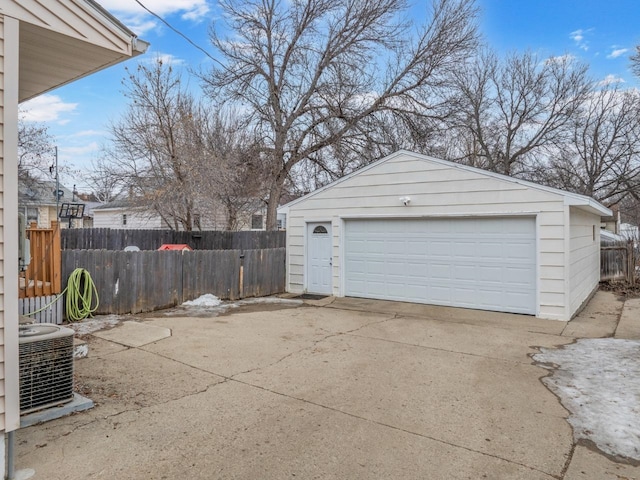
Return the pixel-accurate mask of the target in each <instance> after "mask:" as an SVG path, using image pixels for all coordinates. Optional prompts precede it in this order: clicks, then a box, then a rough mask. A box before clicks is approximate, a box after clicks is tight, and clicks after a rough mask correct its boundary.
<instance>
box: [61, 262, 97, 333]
mask: <svg viewBox="0 0 640 480" xmlns="http://www.w3.org/2000/svg"><path fill="white" fill-rule="evenodd" d="M65 291H66V292H67V303H66V306H67V318H68V319H69V320H70V321H72V322H77V321H79V320H84V319H85V318H87V317H90V316H91V315H92V314H93V312H95V311H96V310H97V309H98V305H99V303H100V302H99V299H98V290H97V289H96V285H95V283H93V279H92V278H91V274H90V273H89V272H87V271H86V270H85V269H84V268H76V269H75V270H74V271H73V272H71V275H70V276H69V281H68V282H67V288H65ZM62 293H64V292H62ZM94 295H95V305H93V306H92V303H93V300H94V298H93V297H94Z"/></svg>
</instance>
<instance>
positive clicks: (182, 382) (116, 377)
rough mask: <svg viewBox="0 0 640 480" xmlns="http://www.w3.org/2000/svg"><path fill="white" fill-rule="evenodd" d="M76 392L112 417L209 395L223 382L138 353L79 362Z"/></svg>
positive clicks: (187, 367)
mask: <svg viewBox="0 0 640 480" xmlns="http://www.w3.org/2000/svg"><path fill="white" fill-rule="evenodd" d="M76 376H77V381H76V388H77V391H78V392H79V393H81V394H83V395H86V396H88V397H90V398H92V399H94V401H95V402H96V404H98V405H101V406H102V407H104V410H107V411H108V412H104V413H108V414H113V413H117V412H123V411H126V410H130V409H137V408H140V407H146V406H151V405H156V404H158V403H164V402H168V401H170V400H174V399H176V398H181V397H183V396H184V395H192V394H195V393H197V392H201V391H205V390H206V389H207V388H209V387H210V386H212V385H215V384H217V383H219V382H222V381H224V379H223V378H221V377H219V376H216V375H212V374H211V373H207V372H204V371H202V370H199V369H197V368H193V367H190V366H188V365H185V364H183V363H180V362H176V361H172V360H170V359H167V358H163V357H162V356H159V355H154V354H152V353H148V352H144V351H141V350H138V349H128V350H125V351H121V352H117V353H113V354H111V355H108V356H105V357H97V358H85V359H82V360H80V361H78V362H76Z"/></svg>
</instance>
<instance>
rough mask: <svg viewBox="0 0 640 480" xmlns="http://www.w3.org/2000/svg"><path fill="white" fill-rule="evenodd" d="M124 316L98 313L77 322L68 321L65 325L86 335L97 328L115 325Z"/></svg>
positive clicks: (78, 333) (77, 333) (101, 328)
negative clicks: (95, 315)
mask: <svg viewBox="0 0 640 480" xmlns="http://www.w3.org/2000/svg"><path fill="white" fill-rule="evenodd" d="M124 318H125V317H123V316H122V315H99V316H97V317H90V318H85V319H84V320H80V321H79V322H72V323H69V324H68V325H65V327H69V328H73V329H74V330H75V332H76V335H88V334H90V333H93V332H97V331H98V330H104V329H105V328H109V327H115V326H116V325H118V324H119V323H120V322H121V321H122V320H123V319H124Z"/></svg>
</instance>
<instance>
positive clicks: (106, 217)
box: [93, 199, 266, 230]
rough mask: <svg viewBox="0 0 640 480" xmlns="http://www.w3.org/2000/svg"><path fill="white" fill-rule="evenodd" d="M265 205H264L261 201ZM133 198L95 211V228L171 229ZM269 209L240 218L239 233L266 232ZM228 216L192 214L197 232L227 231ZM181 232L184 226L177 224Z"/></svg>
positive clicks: (212, 212) (216, 211) (218, 211)
mask: <svg viewBox="0 0 640 480" xmlns="http://www.w3.org/2000/svg"><path fill="white" fill-rule="evenodd" d="M260 203H262V202H260ZM138 205H139V202H136V201H135V200H132V199H119V200H114V201H112V202H109V203H105V204H102V205H99V206H97V207H94V208H93V227H94V228H115V229H132V230H133V229H154V230H155V229H158V230H163V229H169V228H174V225H168V224H167V223H166V222H165V221H164V220H163V219H162V217H161V216H160V215H159V214H158V213H157V212H155V211H153V210H150V209H148V208H147V207H141V206H138ZM265 219H266V207H262V208H258V209H256V211H255V212H254V213H253V214H251V215H245V216H244V217H243V218H240V219H239V222H238V223H239V228H238V230H264V228H265ZM226 225H227V217H226V214H225V212H224V209H222V208H217V209H211V208H202V209H201V213H196V214H194V215H193V229H194V230H224V229H225V228H226ZM178 227H179V228H180V229H182V225H178Z"/></svg>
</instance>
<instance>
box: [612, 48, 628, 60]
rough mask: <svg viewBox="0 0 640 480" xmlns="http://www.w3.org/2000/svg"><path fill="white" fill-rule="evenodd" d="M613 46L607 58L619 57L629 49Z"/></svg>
mask: <svg viewBox="0 0 640 480" xmlns="http://www.w3.org/2000/svg"><path fill="white" fill-rule="evenodd" d="M611 48H613V50H612V51H611V53H610V54H609V55H607V58H618V57H619V56H621V55H624V54H625V53H627V52H628V51H629V49H628V48H615V47H611Z"/></svg>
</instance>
